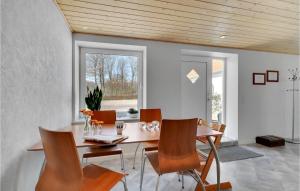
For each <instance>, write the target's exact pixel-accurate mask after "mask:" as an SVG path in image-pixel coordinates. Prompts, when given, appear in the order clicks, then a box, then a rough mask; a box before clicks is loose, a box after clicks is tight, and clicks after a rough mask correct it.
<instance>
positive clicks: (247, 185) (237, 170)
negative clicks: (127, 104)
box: [98, 144, 300, 191]
mask: <svg viewBox="0 0 300 191" xmlns="http://www.w3.org/2000/svg"><path fill="white" fill-rule="evenodd" d="M245 147H246V148H248V149H250V150H252V151H254V152H257V153H261V154H263V155H264V156H263V157H258V158H253V159H247V160H241V161H233V162H227V163H222V164H221V165H222V166H221V180H224V181H227V180H229V181H231V183H232V185H233V189H232V190H233V191H299V190H300V183H299V182H300V167H299V166H300V159H299V150H300V146H299V145H292V144H287V145H286V146H285V147H277V148H268V147H264V146H260V145H256V144H252V145H247V146H245ZM132 161H133V160H132V158H126V161H125V163H126V169H127V172H128V173H129V176H127V184H128V189H129V191H138V190H139V178H140V155H138V161H137V162H138V163H137V165H136V169H135V170H133V169H132ZM98 164H99V165H102V166H105V167H108V168H111V169H115V170H120V167H119V166H120V161H119V159H115V160H106V161H102V162H98ZM156 178H157V175H156V173H155V172H154V170H153V169H152V167H151V166H150V164H149V163H148V162H147V163H146V168H145V178H144V184H143V190H144V191H153V190H155V188H154V187H155V184H156ZM208 180H209V181H211V182H214V181H215V168H214V167H212V170H211V172H210V174H209V176H208ZM195 186H196V183H195V182H194V180H193V179H192V178H191V177H188V176H186V177H185V188H184V190H186V191H192V190H194V189H195ZM119 190H123V187H122V185H121V184H120V185H117V186H116V187H115V188H114V189H113V191H119ZM159 190H161V191H165V190H167V191H168V190H170V191H176V190H182V189H181V183H180V182H178V179H177V175H176V174H167V175H163V176H162V178H161V181H160V186H159Z"/></svg>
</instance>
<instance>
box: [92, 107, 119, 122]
mask: <svg viewBox="0 0 300 191" xmlns="http://www.w3.org/2000/svg"><path fill="white" fill-rule="evenodd" d="M93 114H94V115H93V116H92V119H96V120H98V121H103V123H104V124H115V122H116V118H117V115H116V111H115V110H103V111H93Z"/></svg>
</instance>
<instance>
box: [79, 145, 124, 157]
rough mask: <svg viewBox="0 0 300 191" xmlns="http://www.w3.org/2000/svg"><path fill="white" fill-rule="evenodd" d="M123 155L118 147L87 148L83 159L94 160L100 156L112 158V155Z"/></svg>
mask: <svg viewBox="0 0 300 191" xmlns="http://www.w3.org/2000/svg"><path fill="white" fill-rule="evenodd" d="M120 154H122V149H121V148H120V147H118V146H117V145H114V146H109V147H92V148H86V150H85V152H84V154H83V155H82V157H83V158H92V157H100V156H110V155H120Z"/></svg>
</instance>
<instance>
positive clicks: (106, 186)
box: [81, 165, 124, 191]
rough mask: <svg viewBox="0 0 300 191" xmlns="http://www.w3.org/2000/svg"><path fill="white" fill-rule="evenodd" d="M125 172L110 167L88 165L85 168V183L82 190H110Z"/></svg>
mask: <svg viewBox="0 0 300 191" xmlns="http://www.w3.org/2000/svg"><path fill="white" fill-rule="evenodd" d="M123 177H124V174H122V173H118V172H114V171H111V170H109V169H106V168H103V167H100V166H97V165H88V166H86V167H84V168H83V184H82V189H81V191H99V190H101V191H108V190H111V189H112V188H113V187H114V186H115V185H116V184H117V183H118V182H119V181H121V180H122V178H123Z"/></svg>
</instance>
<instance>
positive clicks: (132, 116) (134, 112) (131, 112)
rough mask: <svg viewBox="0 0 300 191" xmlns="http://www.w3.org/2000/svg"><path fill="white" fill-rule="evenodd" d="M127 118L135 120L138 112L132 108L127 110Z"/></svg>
mask: <svg viewBox="0 0 300 191" xmlns="http://www.w3.org/2000/svg"><path fill="white" fill-rule="evenodd" d="M128 113H129V116H130V118H137V117H138V113H139V112H138V110H136V109H134V108H130V109H129V110H128Z"/></svg>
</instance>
